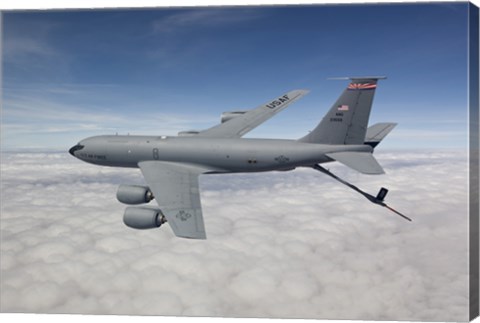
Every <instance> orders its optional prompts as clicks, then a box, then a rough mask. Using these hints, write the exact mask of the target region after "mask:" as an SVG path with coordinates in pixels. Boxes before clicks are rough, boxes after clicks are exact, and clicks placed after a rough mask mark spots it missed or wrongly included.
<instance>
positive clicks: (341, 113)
mask: <svg viewBox="0 0 480 323" xmlns="http://www.w3.org/2000/svg"><path fill="white" fill-rule="evenodd" d="M385 78H386V77H383V76H367V77H350V78H347V79H349V80H351V82H350V84H349V85H348V87H347V88H346V89H345V90H344V91H343V93H342V94H341V95H340V97H339V98H338V99H337V101H336V102H335V104H334V105H333V106H332V107H331V108H330V110H329V111H328V113H327V114H326V115H325V117H323V119H322V121H321V122H320V123H319V124H318V126H317V127H316V128H315V129H314V130H313V131H312V132H310V133H309V134H308V135H306V136H305V137H303V138H301V139H299V141H302V142H309V143H318V144H330V145H363V144H364V142H365V134H366V131H367V125H368V118H369V117H370V110H371V108H372V102H373V96H374V94H375V89H376V88H377V81H378V80H380V79H385Z"/></svg>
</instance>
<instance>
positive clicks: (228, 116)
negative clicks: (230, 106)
mask: <svg viewBox="0 0 480 323" xmlns="http://www.w3.org/2000/svg"><path fill="white" fill-rule="evenodd" d="M245 113H247V111H229V112H224V113H222V115H221V120H222V123H224V122H227V121H228V120H230V119H233V118H236V117H238V116H241V115H242V114H245Z"/></svg>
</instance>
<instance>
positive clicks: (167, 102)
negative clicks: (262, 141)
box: [2, 3, 468, 150]
mask: <svg viewBox="0 0 480 323" xmlns="http://www.w3.org/2000/svg"><path fill="white" fill-rule="evenodd" d="M467 10H468V7H467V3H455V4H451V3H438V4H420V5H418V4H417V5H414V4H397V5H364V6H362V5H340V6H333V5H329V6H327V5H323V6H322V5H320V6H300V7H294V6H283V7H237V8H227V7H220V8H219V7H217V8H196V9H191V8H190V9H156V10H147V9H135V10H95V11H91V10H83V11H32V12H20V11H18V12H4V13H3V30H2V33H3V46H2V55H3V76H2V81H3V83H2V87H3V89H2V90H3V97H2V150H17V149H30V148H35V149H40V150H42V149H48V150H51V149H67V148H68V147H70V146H72V145H73V144H75V143H76V142H77V141H79V140H80V139H82V138H84V137H87V136H91V135H98V134H112V133H116V132H118V133H119V134H123V133H130V134H152V135H154V134H158V135H159V134H167V135H174V134H176V133H177V132H178V131H181V130H191V129H204V128H208V127H210V126H213V125H214V124H216V123H218V122H219V121H220V114H221V113H222V112H223V111H230V110H237V109H250V108H254V107H256V106H258V105H260V104H262V103H264V102H267V101H269V100H270V99H272V98H274V97H276V96H278V95H280V94H283V93H284V92H287V91H289V90H292V89H296V88H305V89H309V90H311V93H310V94H309V95H308V96H306V97H305V98H303V99H302V100H300V101H299V102H297V103H295V104H294V105H292V106H291V107H289V108H288V109H287V110H286V111H284V112H282V113H281V114H280V115H278V116H276V117H275V118H272V119H271V120H270V121H268V122H267V123H265V124H264V125H262V126H261V127H259V128H257V129H256V130H254V131H252V132H251V133H249V134H248V137H265V138H298V137H301V136H303V135H304V134H306V133H307V131H308V130H310V129H312V128H313V127H314V126H315V125H316V124H317V123H318V121H319V120H320V119H321V118H322V116H323V115H324V113H326V111H327V110H328V108H329V107H330V106H331V104H332V103H333V102H334V100H335V99H336V98H337V97H338V95H339V94H340V92H341V91H342V90H343V89H344V87H345V86H346V83H345V81H331V80H327V78H329V77H337V76H351V75H353V76H358V75H387V76H388V79H387V80H385V81H382V82H381V84H380V86H379V88H378V90H377V93H376V98H375V101H374V107H373V110H372V114H371V118H370V122H371V123H374V122H380V121H393V122H398V123H399V126H398V127H397V128H396V129H395V130H394V132H392V134H391V135H389V138H388V141H386V142H385V146H384V147H383V148H420V149H423V148H455V147H460V148H465V147H466V146H467V145H466V143H467V142H466V139H467V117H468V116H467V71H468V66H467V45H468V39H467V14H468V11H467ZM387 143H388V144H387Z"/></svg>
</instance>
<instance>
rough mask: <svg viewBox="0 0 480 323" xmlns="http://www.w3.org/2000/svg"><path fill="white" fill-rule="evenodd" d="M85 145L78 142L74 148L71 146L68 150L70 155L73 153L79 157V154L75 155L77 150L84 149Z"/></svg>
mask: <svg viewBox="0 0 480 323" xmlns="http://www.w3.org/2000/svg"><path fill="white" fill-rule="evenodd" d="M84 147H85V146H83V145H80V144H78V145H75V146H73V147H72V148H70V149H69V150H68V152H69V153H70V155H72V156H74V157H77V156H75V152H76V151H77V150H82V149H83V148H84Z"/></svg>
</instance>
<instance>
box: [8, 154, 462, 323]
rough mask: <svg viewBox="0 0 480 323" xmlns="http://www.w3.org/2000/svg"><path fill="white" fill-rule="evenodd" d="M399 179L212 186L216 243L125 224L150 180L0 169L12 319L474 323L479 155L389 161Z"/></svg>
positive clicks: (41, 162) (231, 179)
mask: <svg viewBox="0 0 480 323" xmlns="http://www.w3.org/2000/svg"><path fill="white" fill-rule="evenodd" d="M377 158H378V159H379V160H380V162H381V163H382V165H384V167H385V169H386V171H387V175H385V176H365V175H360V174H357V173H354V172H353V171H351V170H348V169H346V168H345V167H343V166H341V165H337V164H331V165H329V167H330V169H331V170H333V171H334V172H336V173H337V174H339V175H340V176H343V177H344V178H346V179H348V180H350V181H352V182H354V183H355V184H358V185H359V186H360V187H362V188H364V189H365V190H367V191H369V192H371V193H372V194H373V193H376V191H377V190H378V188H379V187H380V186H386V187H387V188H389V189H390V193H389V196H388V197H387V202H388V203H389V204H390V205H391V206H392V207H394V208H397V209H399V210H400V211H402V212H403V213H405V214H406V215H408V216H410V217H412V218H413V219H414V221H413V222H412V223H409V222H407V221H405V220H403V219H401V218H400V217H397V216H396V215H394V214H393V213H390V212H388V210H386V209H384V208H380V207H377V206H374V205H372V204H370V203H368V201H366V200H365V199H364V198H363V197H361V196H359V195H358V194H356V193H355V192H353V191H350V190H348V189H347V188H345V187H344V186H342V185H341V184H339V183H336V182H334V181H333V180H331V179H330V178H328V177H326V176H324V175H322V174H320V173H317V172H314V171H313V170H309V169H300V170H296V171H294V172H285V173H282V172H276V173H262V174H235V175H209V176H203V177H201V187H202V193H201V195H202V203H203V208H204V215H205V223H206V228H207V235H208V240H206V241H192V240H186V239H179V238H176V237H174V235H173V233H172V232H171V229H170V228H169V227H168V225H166V226H164V227H162V228H160V229H158V230H151V231H136V230H133V229H130V228H127V227H126V226H124V224H123V223H122V219H121V218H122V214H123V209H124V206H123V205H121V204H120V203H118V202H117V201H116V200H115V191H116V188H117V185H118V184H120V183H127V184H138V183H142V182H143V180H142V178H141V174H140V172H139V171H138V170H130V169H116V168H102V167H96V166H92V165H87V164H84V163H81V162H80V161H77V160H75V159H73V158H72V157H71V156H69V155H68V154H63V155H62V154H4V155H3V156H2V168H1V171H2V174H1V175H2V176H1V178H2V205H1V222H0V229H1V245H0V248H1V262H0V264H1V275H0V277H1V286H0V287H1V288H0V293H1V294H0V296H1V297H0V299H1V303H0V305H1V309H2V311H3V312H42V313H59V312H60V313H94V314H100V313H104V314H156V315H200V316H207V315H208V316H242V317H246V316H250V317H251V316H257V317H290V318H293V317H302V318H337V319H366V320H372V319H385V320H433V321H464V320H467V309H468V306H467V305H468V271H467V268H468V253H467V252H468V249H467V242H468V241H467V233H468V228H467V224H468V223H467V156H466V154H465V153H459V152H434V151H431V152H403V153H400V152H390V153H381V152H379V153H377Z"/></svg>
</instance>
